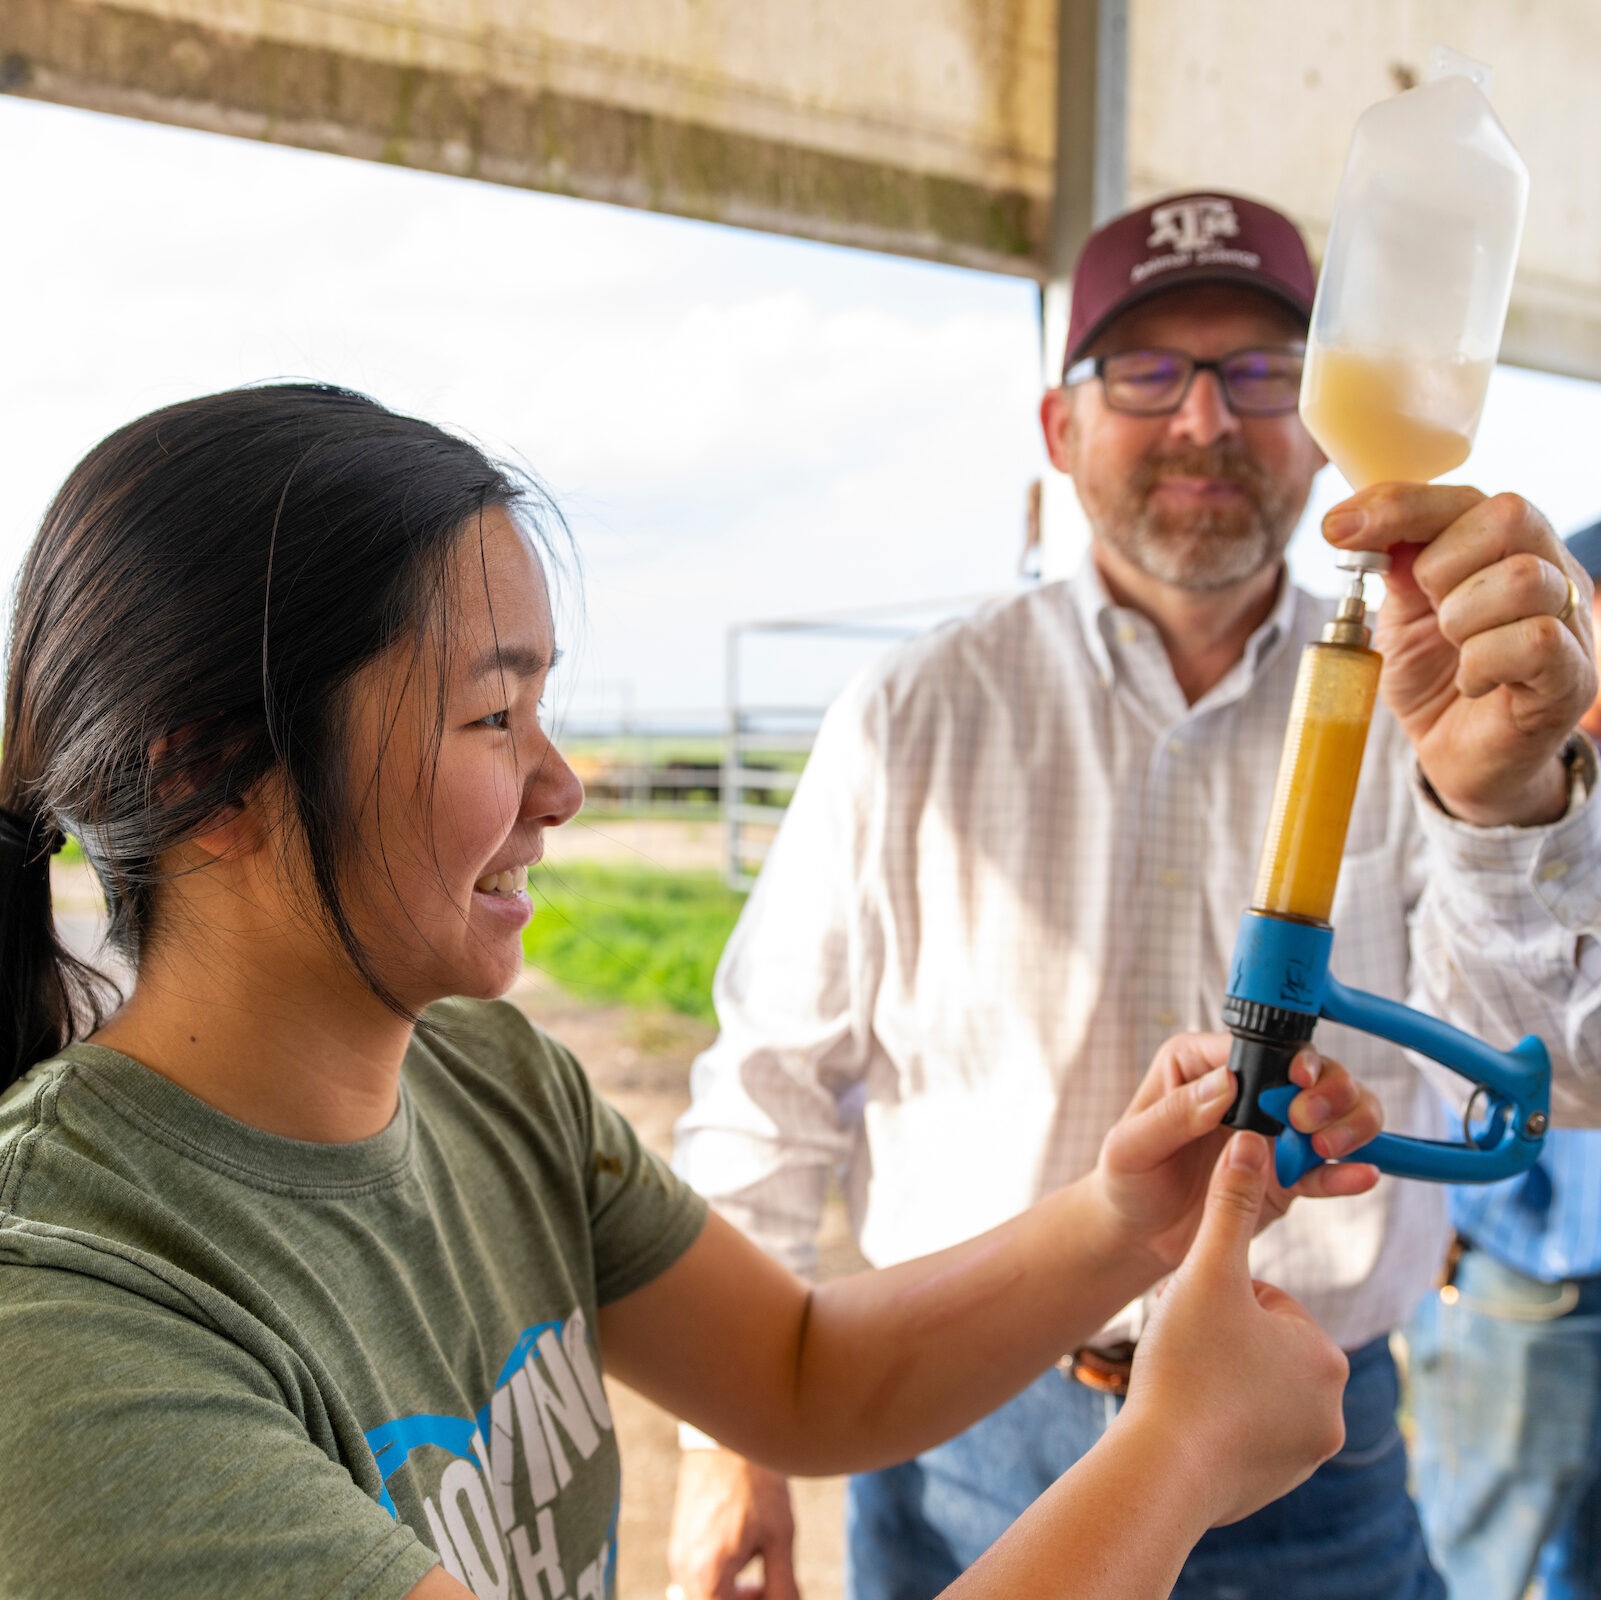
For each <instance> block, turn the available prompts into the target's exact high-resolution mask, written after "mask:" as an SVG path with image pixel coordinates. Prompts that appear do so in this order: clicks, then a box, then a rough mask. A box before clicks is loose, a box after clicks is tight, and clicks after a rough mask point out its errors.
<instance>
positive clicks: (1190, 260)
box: [1128, 194, 1262, 284]
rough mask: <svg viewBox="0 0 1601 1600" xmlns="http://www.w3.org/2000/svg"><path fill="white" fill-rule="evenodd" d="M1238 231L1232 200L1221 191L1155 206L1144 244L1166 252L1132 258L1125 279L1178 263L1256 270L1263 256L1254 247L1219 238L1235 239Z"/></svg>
mask: <svg viewBox="0 0 1601 1600" xmlns="http://www.w3.org/2000/svg"><path fill="white" fill-rule="evenodd" d="M1239 233H1240V218H1239V214H1238V212H1236V211H1235V209H1234V202H1233V201H1232V200H1229V199H1227V198H1225V197H1224V196H1222V195H1207V194H1191V195H1185V196H1184V198H1183V199H1181V200H1170V201H1169V202H1168V203H1167V204H1166V205H1160V206H1155V207H1153V208H1152V211H1151V231H1150V234H1149V236H1148V237H1147V238H1146V241H1145V247H1146V249H1148V250H1157V251H1163V252H1165V253H1164V254H1160V255H1153V256H1150V257H1148V258H1147V259H1146V260H1144V261H1137V262H1135V263H1134V266H1133V267H1132V269H1131V270H1130V272H1129V276H1128V281H1129V282H1130V283H1131V284H1132V283H1144V282H1145V280H1146V279H1147V278H1149V277H1152V276H1154V275H1155V274H1156V273H1158V272H1172V271H1174V270H1176V269H1177V268H1179V267H1194V266H1202V267H1220V266H1227V267H1243V268H1245V270H1246V271H1248V272H1251V271H1255V270H1256V268H1257V267H1259V266H1260V265H1261V264H1262V258H1261V256H1259V255H1258V254H1257V253H1256V252H1255V251H1254V250H1235V249H1230V248H1229V247H1228V246H1227V245H1225V244H1223V243H1221V242H1220V241H1222V240H1224V239H1236V238H1238V237H1239Z"/></svg>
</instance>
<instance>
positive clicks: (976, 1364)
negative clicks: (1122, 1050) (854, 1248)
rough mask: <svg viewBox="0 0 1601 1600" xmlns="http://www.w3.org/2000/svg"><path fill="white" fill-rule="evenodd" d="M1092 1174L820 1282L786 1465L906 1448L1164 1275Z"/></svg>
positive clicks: (983, 1409) (991, 1401) (1033, 1373)
mask: <svg viewBox="0 0 1601 1600" xmlns="http://www.w3.org/2000/svg"><path fill="white" fill-rule="evenodd" d="M1096 1181H1097V1180H1096V1179H1095V1177H1094V1176H1093V1175H1091V1176H1090V1177H1088V1178H1085V1179H1082V1180H1080V1182H1078V1183H1076V1184H1074V1185H1072V1186H1070V1187H1069V1188H1067V1189H1063V1190H1060V1191H1058V1192H1057V1193H1056V1194H1054V1195H1052V1196H1050V1197H1049V1198H1048V1199H1047V1200H1045V1201H1043V1202H1042V1203H1040V1204H1039V1205H1037V1206H1035V1207H1034V1208H1033V1209H1032V1210H1030V1211H1027V1212H1025V1213H1024V1214H1023V1215H1022V1216H1020V1217H1015V1218H1013V1219H1012V1220H1011V1221H1009V1222H1006V1223H1003V1224H1002V1225H1001V1226H1000V1227H998V1228H994V1229H992V1230H991V1231H990V1232H988V1233H985V1234H981V1235H980V1236H979V1237H978V1238H976V1239H971V1240H968V1241H966V1242H965V1243H963V1244H960V1245H956V1246H953V1247H952V1248H950V1249H948V1250H942V1251H940V1252H939V1253H938V1254H936V1255H932V1256H924V1257H921V1258H920V1259H918V1260H916V1261H910V1262H906V1263H904V1264H902V1265H900V1266H896V1267H890V1268H887V1269H885V1270H883V1271H880V1272H871V1273H861V1274H858V1275H857V1276H855V1277H852V1278H845V1279H840V1280H837V1281H835V1282H833V1283H828V1284H824V1285H822V1286H821V1287H820V1288H818V1289H816V1290H814V1291H813V1294H812V1296H811V1303H810V1308H809V1314H808V1316H807V1319H806V1328H805V1334H804V1337H803V1338H802V1340H801V1342H800V1346H799V1349H798V1352H797V1361H796V1388H795V1414H794V1420H795V1428H796V1436H797V1446H798V1448H799V1449H800V1450H801V1452H802V1453H803V1459H801V1460H800V1461H796V1462H793V1463H791V1465H790V1470H792V1471H803V1472H809V1473H833V1472H842V1471H861V1470H864V1469H868V1468H871V1467H876V1466H882V1465H884V1464H886V1463H889V1462H893V1461H902V1460H905V1459H906V1458H907V1457H908V1456H911V1455H915V1454H916V1453H917V1452H918V1451H920V1450H924V1449H927V1448H928V1447H929V1446H930V1445H932V1444H935V1443H937V1442H938V1441H940V1440H942V1439H945V1438H948V1437H949V1436H950V1435H951V1434H953V1433H955V1432H957V1431H958V1430H960V1429H961V1428H963V1427H965V1426H967V1425H968V1424H969V1423H970V1422H972V1421H973V1420H974V1419H976V1418H977V1417H979V1416H983V1415H985V1414H987V1413H988V1412H989V1411H991V1410H993V1409H994V1408H995V1407H996V1406H997V1405H1000V1404H1002V1403H1003V1402H1004V1401H1006V1400H1008V1399H1010V1398H1011V1396H1012V1395H1014V1394H1015V1393H1017V1391H1018V1390H1019V1389H1021V1388H1022V1387H1023V1386H1024V1385H1025V1384H1026V1383H1028V1382H1030V1381H1031V1380H1032V1379H1033V1378H1035V1377H1037V1376H1038V1375H1039V1374H1040V1373H1041V1372H1042V1371H1044V1370H1045V1369H1046V1368H1047V1367H1048V1366H1049V1365H1050V1364H1051V1363H1052V1362H1053V1361H1055V1360H1056V1359H1057V1358H1058V1357H1060V1356H1061V1355H1063V1354H1064V1353H1065V1352H1067V1351H1070V1350H1072V1349H1074V1348H1075V1347H1076V1346H1077V1345H1079V1344H1082V1343H1083V1342H1084V1341H1085V1340H1086V1339H1087V1338H1089V1337H1090V1336H1091V1335H1093V1334H1094V1333H1095V1332H1096V1330H1097V1329H1099V1328H1101V1327H1103V1326H1104V1325H1105V1323H1106V1322H1107V1321H1108V1320H1109V1319H1110V1318H1111V1317H1113V1316H1115V1315H1116V1314H1117V1312H1118V1311H1119V1310H1121V1309H1122V1308H1123V1307H1124V1306H1125V1305H1127V1304H1128V1303H1129V1301H1130V1300H1132V1299H1134V1298H1136V1297H1137V1296H1138V1295H1140V1294H1141V1293H1143V1292H1144V1291H1145V1290H1146V1289H1148V1288H1149V1287H1150V1286H1151V1284H1152V1283H1154V1282H1155V1281H1156V1279H1157V1278H1158V1277H1159V1276H1160V1275H1161V1271H1162V1268H1161V1265H1160V1263H1159V1262H1158V1261H1157V1260H1156V1258H1155V1257H1154V1256H1153V1255H1152V1254H1150V1252H1148V1251H1145V1250H1142V1249H1135V1248H1131V1247H1130V1246H1129V1245H1128V1243H1127V1241H1126V1239H1125V1238H1123V1237H1121V1236H1119V1235H1118V1234H1117V1232H1116V1230H1115V1229H1114V1228H1113V1226H1112V1225H1111V1222H1110V1219H1109V1217H1108V1213H1107V1208H1106V1207H1105V1206H1104V1205H1102V1204H1100V1203H1099V1202H1098V1201H1097V1199H1096V1197H1095V1193H1094V1185H1095V1183H1096Z"/></svg>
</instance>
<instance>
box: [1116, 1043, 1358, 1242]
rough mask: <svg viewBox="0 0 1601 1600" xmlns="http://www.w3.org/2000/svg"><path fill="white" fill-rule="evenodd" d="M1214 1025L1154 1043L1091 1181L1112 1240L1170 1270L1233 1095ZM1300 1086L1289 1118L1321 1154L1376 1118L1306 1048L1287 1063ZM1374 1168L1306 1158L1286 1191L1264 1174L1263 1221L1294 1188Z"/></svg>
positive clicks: (1331, 1183) (1316, 1187) (1194, 1221)
mask: <svg viewBox="0 0 1601 1600" xmlns="http://www.w3.org/2000/svg"><path fill="white" fill-rule="evenodd" d="M1229 1044H1230V1039H1229V1036H1228V1035H1227V1034H1224V1033H1181V1034H1178V1035H1176V1036H1175V1037H1174V1038H1172V1039H1169V1040H1168V1041H1167V1043H1166V1044H1164V1045H1163V1046H1162V1048H1161V1049H1160V1050H1159V1051H1157V1053H1156V1059H1155V1060H1154V1061H1153V1062H1152V1063H1151V1068H1150V1071H1149V1072H1147V1073H1146V1074H1145V1081H1144V1082H1143V1083H1141V1085H1140V1087H1139V1090H1138V1092H1137V1093H1136V1094H1135V1096H1134V1098H1133V1100H1131V1101H1130V1102H1129V1106H1128V1109H1127V1110H1126V1111H1125V1112H1124V1113H1123V1115H1122V1116H1121V1117H1120V1118H1119V1119H1118V1121H1117V1122H1116V1124H1115V1125H1114V1126H1113V1127H1112V1129H1111V1131H1110V1132H1109V1133H1108V1134H1107V1136H1106V1138H1105V1139H1104V1140H1103V1141H1102V1144H1101V1155H1100V1160H1099V1161H1098V1162H1097V1163H1096V1169H1095V1178H1094V1181H1095V1184H1096V1186H1097V1189H1098V1191H1099V1195H1100V1198H1101V1201H1102V1203H1103V1204H1104V1206H1105V1207H1106V1208H1107V1211H1108V1213H1109V1218H1110V1221H1111V1226H1112V1232H1113V1236H1114V1241H1113V1247H1114V1248H1117V1249H1134V1250H1144V1251H1147V1252H1149V1253H1150V1254H1151V1256H1152V1257H1153V1258H1154V1260H1155V1262H1156V1263H1157V1265H1158V1267H1159V1268H1160V1269H1161V1270H1163V1271H1171V1270H1172V1269H1173V1268H1174V1267H1176V1266H1177V1265H1178V1264H1179V1262H1180V1261H1182V1260H1183V1259H1184V1252H1185V1251H1186V1250H1187V1249H1188V1248H1189V1245H1190V1241H1191V1240H1192V1239H1193V1238H1194V1237H1195V1230H1196V1227H1197V1226H1198V1224H1199V1222H1200V1217H1201V1207H1202V1202H1203V1201H1204V1199H1205V1196H1206V1188H1207V1181H1208V1178H1209V1176H1210V1174H1211V1172H1212V1168H1213V1167H1214V1165H1215V1164H1216V1162H1217V1158H1218V1154H1219V1152H1220V1151H1221V1150H1222V1148H1223V1146H1224V1145H1225V1144H1226V1143H1227V1142H1228V1140H1229V1138H1230V1132H1229V1130H1228V1129H1226V1128H1224V1127H1222V1126H1221V1123H1222V1120H1223V1116H1224V1113H1225V1112H1227V1110H1228V1108H1229V1106H1230V1105H1232V1104H1233V1102H1234V1095H1235V1082H1234V1075H1233V1073H1231V1072H1230V1071H1229V1070H1228V1066H1227V1064H1226V1063H1227V1061H1228V1054H1229ZM1290 1078H1291V1080H1292V1081H1293V1082H1295V1083H1296V1084H1298V1085H1299V1086H1300V1088H1301V1091H1302V1092H1301V1093H1300V1094H1299V1095H1297V1096H1296V1098H1295V1100H1294V1101H1293V1102H1292V1103H1291V1106H1290V1121H1291V1122H1292V1123H1293V1124H1294V1126H1295V1127H1296V1128H1297V1129H1298V1130H1299V1131H1300V1132H1302V1133H1308V1134H1311V1135H1312V1136H1313V1138H1312V1147H1313V1149H1315V1150H1316V1151H1317V1153H1318V1154H1319V1155H1321V1156H1323V1157H1325V1158H1327V1159H1329V1160H1332V1159H1333V1158H1335V1157H1338V1156H1343V1155H1345V1154H1346V1153H1347V1152H1348V1151H1351V1150H1354V1149H1356V1148H1357V1146H1358V1145H1363V1144H1366V1143H1367V1141H1368V1140H1369V1139H1371V1138H1372V1137H1373V1136H1374V1135H1375V1134H1376V1133H1378V1131H1379V1130H1380V1128H1381V1127H1382V1126H1383V1122H1384V1119H1383V1114H1382V1112H1381V1111H1380V1109H1379V1102H1378V1100H1377V1098H1376V1097H1375V1096H1374V1094H1373V1093H1372V1091H1371V1090H1369V1089H1365V1088H1363V1087H1362V1085H1361V1084H1359V1083H1357V1081H1356V1080H1355V1079H1354V1078H1352V1076H1351V1075H1350V1073H1348V1072H1347V1071H1346V1070H1345V1068H1344V1067H1342V1066H1340V1065H1339V1064H1338V1063H1337V1062H1334V1061H1330V1060H1327V1059H1326V1058H1324V1057H1321V1056H1319V1055H1318V1053H1317V1052H1316V1051H1315V1050H1312V1049H1310V1048H1308V1049H1305V1050H1303V1051H1302V1052H1301V1053H1300V1054H1299V1055H1298V1056H1297V1057H1296V1058H1295V1063H1294V1065H1293V1066H1292V1067H1291V1068H1290ZM1377 1182H1378V1170H1377V1168H1374V1167H1370V1166H1367V1165H1364V1164H1362V1163H1356V1164H1352V1165H1346V1166H1322V1167H1315V1168H1313V1170H1312V1171H1311V1172H1309V1173H1308V1174H1307V1175H1306V1176H1305V1177H1304V1178H1302V1179H1301V1181H1300V1182H1299V1183H1298V1184H1296V1186H1295V1188H1294V1189H1293V1190H1292V1191H1286V1190H1284V1189H1281V1188H1280V1187H1279V1185H1278V1184H1277V1183H1276V1182H1274V1181H1273V1179H1272V1177H1271V1176H1269V1177H1268V1179H1267V1196H1266V1199H1265V1201H1264V1203H1263V1206H1262V1217H1263V1223H1264V1225H1265V1223H1267V1222H1271V1221H1273V1220H1274V1219H1275V1218H1277V1217H1280V1216H1283V1214H1284V1213H1285V1212H1286V1211H1287V1210H1288V1209H1289V1206H1290V1201H1291V1199H1292V1198H1293V1197H1294V1196H1296V1195H1307V1196H1312V1197H1319V1198H1328V1197H1330V1196H1334V1195H1349V1194H1361V1193H1362V1192H1363V1191H1364V1190H1367V1189H1371V1188H1372V1187H1373V1185H1374V1184H1375V1183H1377Z"/></svg>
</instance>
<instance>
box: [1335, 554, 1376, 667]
mask: <svg viewBox="0 0 1601 1600" xmlns="http://www.w3.org/2000/svg"><path fill="white" fill-rule="evenodd" d="M1334 564H1335V566H1337V567H1338V568H1339V569H1340V571H1341V572H1349V573H1350V574H1351V579H1350V587H1349V588H1348V589H1347V590H1346V591H1345V593H1344V594H1343V595H1342V596H1341V597H1340V605H1339V609H1338V610H1337V611H1336V612H1335V613H1334V620H1333V621H1332V622H1329V623H1327V624H1325V626H1324V629H1323V643H1324V644H1343V645H1354V646H1356V648H1358V649H1361V650H1365V649H1366V648H1367V646H1368V641H1369V640H1370V639H1371V638H1372V634H1371V633H1369V631H1368V622H1367V616H1368V604H1367V594H1366V591H1365V588H1364V583H1365V580H1366V579H1367V578H1368V576H1369V575H1370V574H1375V575H1380V576H1382V575H1383V574H1384V573H1386V572H1388V571H1389V570H1390V558H1389V556H1387V555H1386V554H1385V553H1384V551H1382V550H1342V551H1341V552H1340V554H1339V557H1338V558H1337V559H1336V561H1335V563H1334Z"/></svg>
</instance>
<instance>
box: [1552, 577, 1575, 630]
mask: <svg viewBox="0 0 1601 1600" xmlns="http://www.w3.org/2000/svg"><path fill="white" fill-rule="evenodd" d="M1578 604H1579V591H1578V589H1577V587H1576V586H1575V585H1574V582H1573V579H1572V578H1569V579H1568V598H1567V599H1566V600H1564V601H1563V602H1562V609H1561V610H1560V611H1559V612H1557V621H1558V622H1566V621H1567V620H1568V618H1569V617H1571V616H1572V615H1573V613H1574V611H1575V610H1576V609H1577V607H1578Z"/></svg>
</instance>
